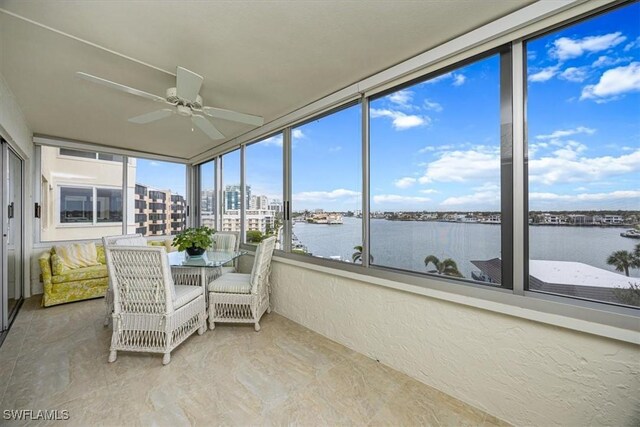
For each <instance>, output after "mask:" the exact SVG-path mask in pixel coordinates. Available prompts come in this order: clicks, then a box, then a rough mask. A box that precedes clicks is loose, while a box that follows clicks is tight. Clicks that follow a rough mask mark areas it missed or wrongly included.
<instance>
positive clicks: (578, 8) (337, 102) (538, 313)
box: [196, 1, 640, 343]
mask: <svg viewBox="0 0 640 427" xmlns="http://www.w3.org/2000/svg"><path fill="white" fill-rule="evenodd" d="M630 3H632V1H623V2H620V1H610V2H607V4H605V5H602V4H599V5H595V6H594V5H593V4H591V3H590V4H587V3H582V4H579V5H572V6H571V7H564V6H562V7H556V8H554V7H553V6H552V5H550V4H542V3H540V4H536V5H533V6H532V8H534V7H535V8H536V11H535V12H532V13H533V15H536V18H535V19H533V20H532V21H529V22H528V23H526V24H524V25H522V26H521V27H518V26H517V25H516V24H512V27H511V29H510V30H509V31H508V32H507V33H506V34H505V33H504V32H502V33H501V32H500V31H504V30H502V29H500V30H499V31H497V27H499V26H498V25H496V26H495V28H493V29H492V31H496V34H497V35H495V36H488V34H487V32H485V30H484V27H483V28H481V29H479V30H478V31H481V33H482V36H477V35H476V34H474V36H476V37H478V38H480V39H484V41H483V43H484V44H486V45H489V46H488V47H487V49H484V50H482V48H481V47H480V48H478V45H477V44H474V43H475V42H476V40H471V35H464V36H461V37H460V39H466V40H465V42H466V45H467V47H461V46H460V43H461V41H460V42H458V39H456V40H453V41H451V42H447V43H445V44H444V45H443V46H439V47H437V48H434V49H433V52H434V53H433V54H432V53H431V52H432V51H428V52H425V53H424V54H421V55H419V57H416V58H412V59H410V60H408V61H406V62H405V63H402V64H400V65H398V66H394V67H392V68H390V69H389V70H385V71H383V72H381V73H380V74H377V75H374V76H372V77H369V78H367V79H365V80H363V81H361V82H358V83H356V84H354V85H352V86H350V87H347V88H345V89H344V90H343V91H340V92H338V93H336V94H332V95H329V96H327V97H325V98H322V99H320V100H318V101H317V102H316V103H313V104H310V107H306V108H303V109H301V110H299V111H295V112H293V113H290V114H289V115H288V116H285V117H284V118H283V119H281V120H277V121H276V122H275V123H277V124H273V125H269V124H268V125H265V126H264V127H263V128H261V129H258V130H256V131H255V132H250V133H249V134H248V135H246V136H244V137H242V138H239V139H240V141H239V142H238V145H247V144H251V143H253V142H258V141H260V140H261V139H263V138H266V137H268V136H269V135H272V134H275V133H278V132H282V133H283V187H284V191H283V200H282V202H283V215H284V225H285V227H284V228H285V236H284V237H285V241H284V250H276V251H275V257H276V260H278V261H279V262H282V263H285V264H291V265H296V266H301V267H304V268H308V269H311V270H316V271H321V272H325V273H329V274H336V275H338V276H344V277H349V278H355V279H357V280H360V281H363V282H366V283H371V284H379V285H381V286H385V287H390V288H394V289H399V290H402V291H406V292H411V293H416V294H420V295H427V296H430V297H435V298H438V299H443V300H447V301H452V302H456V303H460V304H466V305H470V306H473V307H477V308H481V309H487V310H491V311H495V312H500V313H504V314H507V315H512V316H516V317H521V318H526V319H531V320H534V321H538V322H542V323H547V324H550V325H554V326H562V327H566V328H570V329H574V330H578V331H584V332H588V333H592V334H596V335H601V336H606V337H610V338H614V339H620V340H623V341H627V342H634V343H640V339H639V338H638V335H637V332H638V331H640V322H639V321H638V320H639V319H640V310H639V309H635V308H630V307H625V306H620V305H610V304H607V303H605V302H595V301H586V300H581V299H577V298H573V297H569V296H562V295H551V294H542V293H537V292H530V291H528V290H525V286H524V284H525V278H526V275H527V274H528V272H527V266H528V263H526V262H525V259H527V258H525V257H527V256H528V249H527V248H528V246H527V245H528V240H527V239H528V236H526V235H525V233H526V227H527V220H528V209H527V208H528V206H527V201H526V197H528V195H527V194H523V193H524V190H525V182H526V179H527V177H526V164H525V161H526V158H525V155H526V151H525V150H526V144H527V141H526V133H525V132H526V130H527V127H526V125H527V123H526V109H525V106H526V90H525V88H526V75H525V61H526V55H524V49H523V42H526V40H529V39H531V38H534V37H537V36H539V35H540V34H544V33H548V32H552V31H556V30H557V29H558V28H561V27H564V26H570V25H572V24H574V23H577V22H579V21H581V20H584V19H589V18H593V17H595V16H596V15H598V14H601V13H605V12H607V11H609V10H612V9H615V8H617V7H621V6H625V5H628V4H630ZM547 8H551V9H553V10H552V11H550V10H547ZM517 19H518V18H516V21H517ZM487 27H493V24H488V26H487ZM492 37H493V38H494V39H497V40H501V41H502V42H501V43H495V42H493V41H492ZM481 46H482V45H481ZM503 46H510V48H511V53H510V55H511V57H510V59H509V61H508V63H506V64H505V65H508V66H505V67H504V70H505V72H507V73H508V74H509V75H510V78H511V87H512V93H511V94H510V99H511V108H510V110H511V122H510V123H508V129H507V130H508V131H510V132H511V136H512V149H513V160H512V167H513V170H512V173H511V174H510V176H509V178H510V180H511V185H512V188H511V190H510V195H511V197H512V202H511V211H512V221H513V223H512V225H511V226H510V231H511V233H512V236H511V238H512V243H511V252H512V259H513V271H512V275H511V276H510V280H511V281H512V283H513V289H505V288H495V287H487V286H485V285H481V284H477V283H475V282H462V281H452V280H451V279H447V278H443V277H430V276H426V275H424V274H416V273H413V272H403V271H399V270H395V269H388V268H384V267H375V266H374V267H373V268H372V267H370V266H368V246H369V220H368V218H369V192H370V191H369V190H370V189H369V178H370V177H369V173H370V171H369V170H368V169H369V147H368V140H369V128H368V124H369V117H368V116H369V115H368V112H369V108H368V102H369V100H370V99H374V98H375V97H376V95H378V94H380V93H382V92H385V91H387V92H394V91H397V90H400V89H401V88H402V87H406V86H407V85H410V83H407V81H409V82H411V81H416V80H424V79H425V78H428V77H429V76H431V77H435V76H437V75H439V74H443V73H446V72H447V70H450V69H455V68H458V67H460V66H462V64H464V63H466V62H468V61H469V60H470V59H471V58H474V57H475V58H477V57H480V56H482V55H487V54H488V52H491V51H496V49H497V50H498V51H499V50H500V48H501V47H503ZM435 51H438V52H437V53H436V52H435ZM447 51H453V52H454V53H453V54H449V55H448V54H447ZM478 52H479V53H478ZM452 56H453V57H454V58H459V59H454V60H451V57H452ZM434 57H435V59H434ZM421 61H423V62H422V64H425V63H426V64H428V65H427V66H425V65H422V64H421ZM501 66H502V62H501ZM421 67H422V70H423V71H420V70H421ZM501 73H502V70H501ZM390 75H391V76H392V77H390ZM407 76H409V77H407ZM416 76H417V77H416ZM501 80H502V79H501ZM353 92H357V97H356V96H355V95H349V93H353ZM503 95H504V94H503V93H501V97H502V96H503ZM354 100H359V102H361V103H362V132H361V134H362V138H363V144H362V156H363V163H362V166H363V170H362V177H363V178H362V194H363V196H362V200H363V208H362V212H363V219H364V218H366V219H367V220H365V221H363V227H362V233H363V263H362V265H354V264H348V263H343V262H338V261H334V260H331V259H327V258H317V257H309V256H305V255H298V254H295V253H291V250H290V241H291V240H290V239H291V228H290V222H291V221H290V213H291V212H290V210H291V206H290V201H291V181H290V180H291V158H290V157H291V152H290V149H291V130H292V129H293V128H295V127H297V126H299V125H300V124H301V123H304V122H306V121H310V120H314V119H316V118H317V117H321V116H322V115H323V114H330V113H331V111H333V110H336V109H340V108H341V107H344V106H345V105H348V104H349V103H352V102H354ZM316 105H324V106H325V107H320V108H318V107H316ZM314 108H317V109H316V110H315V111H314ZM503 125H505V123H503ZM503 130H504V129H503ZM501 134H502V132H501ZM238 145H232V143H230V144H224V145H223V146H221V147H220V148H219V149H217V150H215V149H214V150H211V151H208V152H205V153H203V154H202V155H200V156H197V157H196V158H197V159H198V162H200V163H203V162H206V161H208V160H210V159H217V158H219V157H218V156H220V155H222V154H224V153H226V152H229V151H233V150H234V149H237V147H238ZM503 187H504V184H503V183H502V182H501V192H502V191H503V190H502V188H503ZM501 199H502V200H504V197H501ZM525 243H526V244H525ZM502 246H504V245H502ZM241 247H242V248H243V249H246V250H248V251H252V250H255V247H253V246H251V245H244V244H243V245H241ZM452 284H454V285H455V286H452Z"/></svg>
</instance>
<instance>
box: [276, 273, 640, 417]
mask: <svg viewBox="0 0 640 427" xmlns="http://www.w3.org/2000/svg"><path fill="white" fill-rule="evenodd" d="M271 283H272V295H271V301H272V307H273V308H274V310H275V311H276V312H278V313H279V314H282V315H283V316H285V317H287V318H289V319H291V320H293V321H295V322H297V323H300V324H302V325H304V326H306V327H308V328H309V329H312V330H314V331H316V332H318V333H320V334H322V335H324V336H326V337H329V338H331V339H333V340H335V341H337V342H339V343H342V344H344V345H346V346H347V347H349V348H351V349H353V350H356V351H358V352H361V353H363V354H366V355H367V356H369V357H371V358H373V359H377V360H379V361H380V362H382V363H384V364H386V365H389V366H391V367H393V368H395V369H397V370H400V371H402V372H404V373H406V374H408V375H410V376H412V377H414V378H416V379H418V380H420V381H422V382H424V383H426V384H428V385H430V386H433V387H436V388H438V389H440V390H442V391H443V392H445V393H448V394H450V395H452V396H454V397H456V398H459V399H461V400H463V401H465V402H467V403H469V404H471V405H473V406H476V407H478V408H480V409H483V410H485V411H487V412H489V413H490V414H492V415H495V416H497V417H499V418H501V419H503V420H505V421H508V422H510V423H513V424H515V425H545V426H546V425H565V426H586V425H617V426H623V425H640V347H638V346H635V345H633V344H628V343H624V342H620V341H615V340H610V339H607V338H602V337H598V336H595V335H589V334H585V333H581V332H575V331H572V330H568V329H563V328H560V327H554V326H549V325H545V324H541V323H538V322H533V321H529V320H525V319H521V318H517V317H511V316H507V315H503V314H498V313H494V312H489V311H485V310H481V309H475V308H471V307H468V306H463V305H459V304H454V303H450V302H446V301H442V300H438V299H433V298H429V297H425V296H421V295H416V294H412V293H408V292H403V291H397V290H393V289H390V288H385V287H381V286H377V285H372V284H367V283H364V282H361V281H357V280H352V279H347V278H344V277H340V276H334V275H330V274H326V273H323V272H318V271H313V270H309V269H306V268H302V267H298V266H292V265H287V264H283V263H279V262H274V263H273V267H272V278H271Z"/></svg>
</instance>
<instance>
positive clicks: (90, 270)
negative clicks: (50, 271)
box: [51, 265, 107, 283]
mask: <svg viewBox="0 0 640 427" xmlns="http://www.w3.org/2000/svg"><path fill="white" fill-rule="evenodd" d="M103 277H107V266H106V265H94V266H91V267H82V268H74V269H73V270H67V271H65V272H64V273H62V274H57V275H54V276H53V277H52V278H51V282H52V283H66V282H76V281H78V280H88V279H101V278H103Z"/></svg>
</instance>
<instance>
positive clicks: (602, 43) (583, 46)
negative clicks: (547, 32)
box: [549, 32, 627, 61]
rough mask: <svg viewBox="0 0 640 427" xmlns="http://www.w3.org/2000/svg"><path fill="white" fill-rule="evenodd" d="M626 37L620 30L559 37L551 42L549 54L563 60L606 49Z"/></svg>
mask: <svg viewBox="0 0 640 427" xmlns="http://www.w3.org/2000/svg"><path fill="white" fill-rule="evenodd" d="M626 39H627V38H626V37H625V36H623V35H622V33H621V32H615V33H610V34H605V35H602V36H588V37H583V38H581V39H572V38H569V37H560V38H559V39H557V40H555V41H554V42H553V47H552V48H551V50H550V51H549V54H550V55H551V56H552V57H554V58H558V59H559V60H561V61H565V60H567V59H571V58H577V57H579V56H581V55H583V54H585V53H593V52H600V51H603V50H607V49H609V48H612V47H614V46H617V45H619V44H620V43H622V42H624V41H625V40H626Z"/></svg>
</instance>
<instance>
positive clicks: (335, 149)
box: [329, 145, 342, 153]
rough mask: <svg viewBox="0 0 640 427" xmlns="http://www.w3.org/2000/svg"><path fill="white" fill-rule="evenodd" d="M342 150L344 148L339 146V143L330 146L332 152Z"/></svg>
mask: <svg viewBox="0 0 640 427" xmlns="http://www.w3.org/2000/svg"><path fill="white" fill-rule="evenodd" d="M340 150H342V147H341V146H339V145H336V146H335V147H329V152H330V153H335V152H338V151H340Z"/></svg>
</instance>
